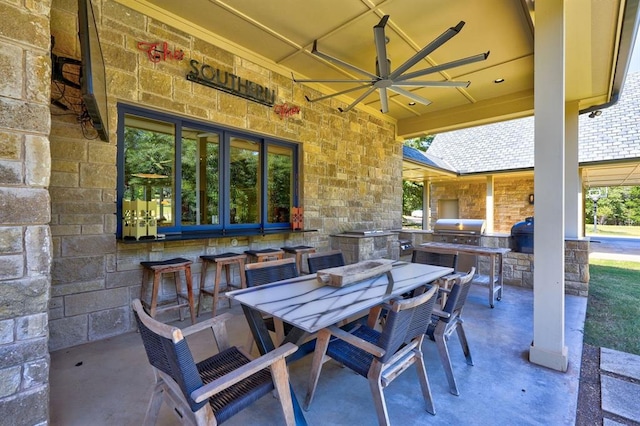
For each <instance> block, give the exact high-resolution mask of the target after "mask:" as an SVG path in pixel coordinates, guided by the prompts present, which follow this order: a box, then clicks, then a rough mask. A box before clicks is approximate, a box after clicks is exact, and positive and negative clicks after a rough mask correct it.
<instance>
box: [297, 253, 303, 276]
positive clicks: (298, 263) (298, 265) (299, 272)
mask: <svg viewBox="0 0 640 426" xmlns="http://www.w3.org/2000/svg"><path fill="white" fill-rule="evenodd" d="M296 268H298V274H302V253H296Z"/></svg>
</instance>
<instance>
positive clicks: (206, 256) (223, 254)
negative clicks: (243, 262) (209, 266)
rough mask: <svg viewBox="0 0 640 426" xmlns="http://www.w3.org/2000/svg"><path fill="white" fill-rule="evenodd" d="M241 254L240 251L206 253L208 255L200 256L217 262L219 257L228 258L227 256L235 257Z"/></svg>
mask: <svg viewBox="0 0 640 426" xmlns="http://www.w3.org/2000/svg"><path fill="white" fill-rule="evenodd" d="M239 255H240V253H232V252H228V253H220V254H206V255H203V256H200V259H202V260H208V261H211V262H215V261H216V260H218V259H226V258H227V257H235V256H239Z"/></svg>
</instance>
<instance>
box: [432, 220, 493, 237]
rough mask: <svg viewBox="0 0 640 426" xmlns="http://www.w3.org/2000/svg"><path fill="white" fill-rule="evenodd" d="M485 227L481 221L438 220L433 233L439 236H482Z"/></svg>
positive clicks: (484, 223)
mask: <svg viewBox="0 0 640 426" xmlns="http://www.w3.org/2000/svg"><path fill="white" fill-rule="evenodd" d="M485 227H486V222H485V221H484V220H483V219H438V220H437V221H436V223H435V225H433V232H435V233H441V234H472V235H482V234H484V230H485Z"/></svg>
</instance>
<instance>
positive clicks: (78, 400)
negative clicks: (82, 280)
mask: <svg viewBox="0 0 640 426" xmlns="http://www.w3.org/2000/svg"><path fill="white" fill-rule="evenodd" d="M487 293H488V290H487V288H486V287H482V286H475V285H474V286H473V287H472V289H471V293H470V295H469V299H468V300H467V305H466V307H465V311H464V315H463V317H464V318H465V320H466V322H465V329H466V331H467V337H468V339H469V344H470V347H471V352H472V355H473V360H474V364H475V365H474V366H468V365H466V363H465V361H464V356H463V354H462V350H461V349H460V345H459V342H458V340H457V336H452V338H451V340H450V342H449V348H450V352H451V358H452V363H453V368H454V373H455V375H456V379H457V381H458V387H459V389H460V396H454V395H451V394H450V393H449V390H448V385H447V381H446V378H445V375H444V370H443V368H442V366H441V364H440V361H439V358H438V356H437V351H436V348H435V344H434V343H433V342H431V341H430V340H428V339H427V340H425V343H424V347H423V350H424V354H425V362H426V365H427V373H428V376H429V381H430V384H431V388H432V393H433V398H434V402H435V406H436V411H437V414H436V415H435V416H432V415H431V414H429V413H427V412H426V411H425V409H424V403H423V401H422V399H421V393H420V388H419V384H418V380H417V377H416V374H415V370H414V369H413V368H412V369H409V370H408V371H407V372H405V373H404V374H403V375H402V376H400V377H399V378H398V379H396V380H395V381H394V382H393V383H392V384H391V385H390V386H389V387H388V388H387V389H386V391H385V395H386V399H387V406H388V409H389V416H390V419H391V422H392V423H393V424H396V425H407V426H408V425H424V424H432V425H452V424H454V425H457V424H464V425H488V424H500V425H573V424H574V423H575V416H576V404H577V397H578V386H579V383H578V382H579V377H580V361H581V353H582V335H583V325H584V319H585V311H586V305H587V299H586V298H584V297H577V296H566V298H565V306H566V317H565V330H566V332H565V340H566V345H567V346H568V348H569V357H570V358H569V369H568V371H567V372H566V373H560V372H557V371H554V370H550V369H547V368H544V367H540V366H537V365H534V364H531V363H529V362H528V349H529V346H530V344H531V339H532V336H533V332H532V324H533V320H532V315H533V312H532V306H533V293H532V291H531V290H528V289H522V288H516V287H508V286H507V287H505V290H504V297H503V299H502V301H500V302H497V303H496V307H495V309H490V308H489V306H488V303H487ZM221 311H222V312H224V311H225V310H221ZM231 312H233V313H234V314H236V319H235V320H234V321H233V323H232V324H230V326H231V329H230V337H231V338H232V341H234V342H236V343H237V344H243V343H245V342H246V333H247V332H248V327H247V325H246V322H245V320H244V316H243V315H242V313H241V309H240V308H239V307H238V306H234V307H233V308H232V309H231ZM203 317H206V313H205V314H204V315H203ZM174 324H177V325H179V326H180V323H174ZM182 325H183V326H185V325H188V321H185V322H183V323H182ZM205 333H206V332H202V333H200V334H198V335H194V336H193V337H190V338H189V345H190V347H191V349H192V351H193V352H194V354H195V357H196V359H198V356H199V354H201V355H204V354H206V353H209V352H211V351H212V350H215V349H214V345H213V340H212V339H211V335H210V333H208V334H205ZM310 358H311V357H306V358H303V359H302V360H299V361H297V362H295V363H292V364H291V365H290V366H289V369H290V375H291V383H292V385H293V388H294V390H295V393H296V395H297V397H298V400H299V401H301V402H302V401H303V399H304V396H305V393H306V385H307V379H308V377H307V376H308V373H309V366H310V362H311V359H310ZM152 383H153V373H152V371H151V368H150V367H149V365H148V363H147V359H146V355H145V353H144V348H143V346H142V341H141V340H140V336H139V335H138V334H136V333H128V334H125V335H120V336H117V337H113V338H110V339H106V340H102V341H98V342H95V343H89V344H86V345H82V346H77V347H73V348H69V349H63V350H59V351H56V352H53V353H52V354H51V375H50V384H51V397H50V420H51V424H52V425H65V426H69V425H137V424H140V423H141V422H142V420H143V418H144V413H145V410H146V406H147V402H148V400H149V397H150V392H151V387H152ZM305 416H306V418H307V421H308V424H309V425H373V424H377V417H376V414H375V411H374V405H373V401H372V397H371V393H370V390H369V386H368V384H367V382H366V380H365V379H363V378H362V377H360V376H358V375H356V374H355V373H353V372H351V371H350V370H348V369H345V368H340V367H339V366H338V365H337V364H335V363H334V362H330V363H328V364H326V365H325V367H324V369H323V372H322V375H321V376H320V381H319V384H318V390H317V391H316V396H315V399H314V401H313V404H312V405H311V407H310V409H309V411H308V412H306V413H305ZM282 422H283V420H282V415H281V413H280V408H279V404H278V403H277V401H275V400H274V399H273V398H271V397H265V398H263V399H261V400H260V401H258V402H257V403H256V404H254V405H253V406H252V407H250V408H248V409H246V410H245V411H243V412H241V413H240V414H238V415H236V416H235V417H233V418H232V419H231V420H229V421H228V422H227V423H225V424H227V425H273V424H282ZM158 424H159V425H174V424H178V421H177V420H176V418H175V416H174V415H173V413H171V411H170V410H169V409H168V408H167V407H166V405H165V406H163V408H162V411H161V415H160V421H159V422H158Z"/></svg>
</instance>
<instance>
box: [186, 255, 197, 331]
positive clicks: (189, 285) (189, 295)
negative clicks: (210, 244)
mask: <svg viewBox="0 0 640 426" xmlns="http://www.w3.org/2000/svg"><path fill="white" fill-rule="evenodd" d="M184 277H185V279H186V281H187V299H188V301H189V313H190V314H191V324H195V323H196V309H195V305H194V303H193V281H192V279H191V266H190V265H187V267H186V268H185V270H184Z"/></svg>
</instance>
